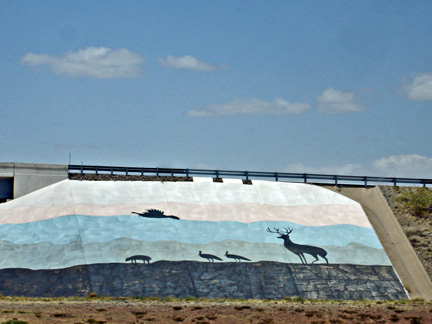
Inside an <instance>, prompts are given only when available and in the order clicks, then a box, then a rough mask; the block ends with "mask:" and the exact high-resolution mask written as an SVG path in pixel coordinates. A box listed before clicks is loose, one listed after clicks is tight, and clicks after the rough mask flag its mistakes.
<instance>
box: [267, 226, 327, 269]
mask: <svg viewBox="0 0 432 324" xmlns="http://www.w3.org/2000/svg"><path fill="white" fill-rule="evenodd" d="M292 231H293V230H292V229H290V228H285V233H281V232H280V231H279V229H278V228H275V231H274V232H273V231H272V230H271V229H270V228H269V227H267V232H269V233H275V234H279V235H280V236H278V238H281V239H283V240H284V247H285V248H287V249H288V250H290V251H291V252H292V253H294V254H297V255H298V256H299V258H300V261H301V262H302V264H307V262H306V258H305V256H304V253H307V254H310V255H312V256H313V257H314V258H315V260H314V261H312V263H314V262H316V261H318V255H319V256H320V257H321V258H323V259H325V260H326V262H327V264H328V263H329V262H328V260H327V258H326V255H327V251H326V250H324V249H322V248H320V247H316V246H312V245H302V244H296V243H293V242H292V241H291V239H290V237H289V235H290V234H291V232H292Z"/></svg>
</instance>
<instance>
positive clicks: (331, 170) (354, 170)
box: [282, 163, 363, 175]
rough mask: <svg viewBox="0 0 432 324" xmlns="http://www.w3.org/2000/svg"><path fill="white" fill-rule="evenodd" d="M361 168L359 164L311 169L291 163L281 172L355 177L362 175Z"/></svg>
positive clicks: (300, 164) (310, 167)
mask: <svg viewBox="0 0 432 324" xmlns="http://www.w3.org/2000/svg"><path fill="white" fill-rule="evenodd" d="M362 170H363V167H362V165H360V164H345V165H339V166H323V167H312V166H308V165H306V164H303V163H291V164H288V165H287V166H286V167H285V168H283V170H282V171H283V172H291V173H320V174H337V175H357V174H360V173H362V172H363V171H362Z"/></svg>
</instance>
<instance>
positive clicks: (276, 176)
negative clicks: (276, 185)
mask: <svg viewBox="0 0 432 324" xmlns="http://www.w3.org/2000/svg"><path fill="white" fill-rule="evenodd" d="M275 180H276V181H279V173H277V172H276V173H275Z"/></svg>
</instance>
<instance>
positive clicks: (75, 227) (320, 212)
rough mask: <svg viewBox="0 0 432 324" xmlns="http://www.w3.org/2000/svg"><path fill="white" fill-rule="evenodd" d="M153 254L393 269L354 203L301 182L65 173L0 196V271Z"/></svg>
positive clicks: (136, 259)
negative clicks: (16, 194)
mask: <svg viewBox="0 0 432 324" xmlns="http://www.w3.org/2000/svg"><path fill="white" fill-rule="evenodd" d="M161 262H165V263H166V262H169V263H170V264H175V265H178V264H179V262H180V263H181V262H186V263H185V264H187V265H188V271H189V272H191V271H192V270H191V269H192V268H191V267H192V266H189V265H192V264H194V263H207V264H212V265H213V264H214V266H215V267H216V264H220V265H219V266H218V267H223V266H224V264H226V265H227V264H238V266H240V264H243V265H242V267H256V266H257V264H259V265H262V264H289V265H296V267H297V265H298V266H307V267H310V266H314V267H316V266H321V267H332V266H334V265H353V266H357V265H358V266H377V267H387V268H390V269H391V271H394V270H393V268H392V266H391V263H390V261H389V259H388V257H387V255H386V253H385V251H384V250H383V247H382V246H381V244H380V242H379V240H378V238H377V236H376V234H375V232H374V230H373V228H372V226H371V224H370V223H369V221H368V219H367V217H366V215H365V213H364V211H363V210H362V208H361V206H360V205H359V204H358V203H356V202H354V201H352V200H350V199H348V198H346V197H344V196H341V195H339V194H337V193H334V192H332V191H329V190H326V189H323V188H320V187H316V186H311V185H307V184H294V183H277V182H266V181H254V183H253V185H243V184H242V183H241V181H239V180H225V181H224V182H223V183H214V182H213V181H212V179H208V178H196V179H194V181H193V182H177V183H176V182H140V181H134V182H120V181H119V182H111V181H72V180H65V181H62V182H59V183H57V184H54V185H51V186H49V187H46V188H44V189H41V190H38V191H37V192H34V193H31V194H29V195H27V196H25V197H21V198H18V199H16V200H13V201H11V202H8V203H4V204H1V205H0V271H1V269H30V270H55V269H65V268H70V267H76V266H89V265H104V264H105V265H109V264H125V265H129V266H134V267H137V266H139V267H150V268H151V267H153V266H155V267H156V265H155V264H157V263H159V264H160V263H161ZM191 262H192V263H191ZM248 264H249V265H248ZM230 267H231V266H230ZM150 268H149V269H150ZM206 269H207V268H206ZM221 269H222V268H221ZM230 269H231V268H230ZM326 269H327V268H326ZM200 271H201V270H200ZM230 271H231V270H230ZM248 271H249V270H248ZM250 271H252V270H250ZM254 271H255V270H254ZM290 271H291V270H290ZM293 271H294V270H293ZM193 276H194V275H193V274H190V277H191V278H193ZM394 277H395V278H396V279H395V280H396V281H398V279H397V276H396V275H395V276H394ZM146 280H149V278H148V277H147V278H146ZM392 280H393V279H392ZM399 285H400V283H399ZM194 287H195V286H194ZM194 289H195V290H196V289H197V288H196V287H195V288H194ZM401 289H402V288H401ZM401 291H402V292H401V296H402V297H404V296H403V294H404V293H403V289H402V290H401ZM0 293H1V284H0ZM295 294H296V292H295V291H294V295H295ZM297 294H298V291H297ZM180 295H181V294H180ZM226 297H229V296H226ZM246 297H247V296H246ZM280 297H283V296H280Z"/></svg>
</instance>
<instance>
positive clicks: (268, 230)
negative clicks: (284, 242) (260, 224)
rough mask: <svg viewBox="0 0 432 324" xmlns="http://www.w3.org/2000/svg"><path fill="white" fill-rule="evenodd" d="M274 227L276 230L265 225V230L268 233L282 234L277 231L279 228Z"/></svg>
mask: <svg viewBox="0 0 432 324" xmlns="http://www.w3.org/2000/svg"><path fill="white" fill-rule="evenodd" d="M274 229H275V231H276V232H273V231H272V230H271V229H270V227H267V229H266V231H267V232H269V233H275V234H282V233H281V232H280V231H279V228H276V227H274Z"/></svg>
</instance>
